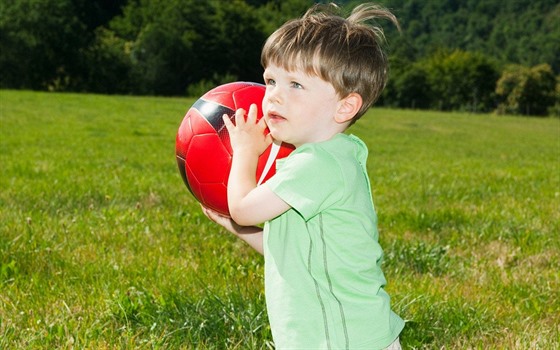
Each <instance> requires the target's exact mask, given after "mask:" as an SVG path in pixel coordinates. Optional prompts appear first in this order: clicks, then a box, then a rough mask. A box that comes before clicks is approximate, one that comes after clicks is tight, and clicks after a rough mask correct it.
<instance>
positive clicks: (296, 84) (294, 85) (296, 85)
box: [292, 81, 303, 89]
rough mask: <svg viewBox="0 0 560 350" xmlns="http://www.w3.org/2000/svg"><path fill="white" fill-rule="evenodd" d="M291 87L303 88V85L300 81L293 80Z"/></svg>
mask: <svg viewBox="0 0 560 350" xmlns="http://www.w3.org/2000/svg"><path fill="white" fill-rule="evenodd" d="M292 87H293V88H296V89H303V86H301V84H300V83H296V82H295V81H292Z"/></svg>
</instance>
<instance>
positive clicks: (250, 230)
mask: <svg viewBox="0 0 560 350" xmlns="http://www.w3.org/2000/svg"><path fill="white" fill-rule="evenodd" d="M235 235H236V236H237V237H239V238H240V239H242V240H243V241H245V243H247V244H248V245H249V246H251V247H252V248H253V249H255V250H256V251H257V252H259V253H261V254H264V251H263V230H262V228H260V227H258V226H246V227H244V228H243V230H242V232H239V233H235Z"/></svg>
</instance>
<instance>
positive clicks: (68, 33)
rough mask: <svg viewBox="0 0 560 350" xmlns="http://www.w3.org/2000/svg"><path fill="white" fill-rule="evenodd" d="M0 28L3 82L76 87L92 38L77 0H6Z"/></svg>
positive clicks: (15, 85)
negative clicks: (79, 14) (84, 51)
mask: <svg viewBox="0 0 560 350" xmlns="http://www.w3.org/2000/svg"><path fill="white" fill-rule="evenodd" d="M0 32H1V33H2V35H0V47H2V50H0V87H11V88H31V89H50V90H66V89H72V87H73V84H74V81H73V80H72V79H71V77H73V76H74V75H75V74H76V73H77V72H79V71H80V70H81V69H83V68H84V67H83V66H82V58H81V56H80V50H81V49H83V48H85V47H87V45H88V40H89V38H90V37H91V35H90V33H88V32H87V31H86V27H85V25H84V24H83V23H82V22H81V21H80V20H79V19H78V18H77V16H76V7H75V6H74V4H73V1H71V0H21V1H16V0H2V2H1V3H0ZM74 87H75V86H74Z"/></svg>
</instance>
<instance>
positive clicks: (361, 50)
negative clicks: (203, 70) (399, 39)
mask: <svg viewBox="0 0 560 350" xmlns="http://www.w3.org/2000/svg"><path fill="white" fill-rule="evenodd" d="M337 9H338V8H337V7H336V5H333V4H331V5H329V9H328V10H327V9H326V8H325V9H324V10H323V7H322V6H320V5H316V6H314V7H312V8H311V9H310V10H309V11H307V13H306V14H305V15H304V16H303V17H302V18H299V19H295V20H291V21H288V22H286V23H285V24H284V25H283V26H281V27H280V28H279V29H278V30H276V31H275V32H274V33H273V34H272V35H271V36H270V37H269V38H268V40H267V41H266V43H265V45H264V48H263V51H262V55H261V63H262V65H263V67H265V68H266V67H267V66H268V65H269V64H271V63H272V64H275V65H277V66H279V67H282V68H284V69H286V70H288V71H292V70H296V69H297V70H302V71H304V72H306V73H308V74H310V75H316V76H318V77H320V78H321V79H323V80H325V81H327V82H329V83H331V84H332V85H333V86H334V88H335V90H336V92H337V93H338V95H339V97H341V98H343V97H346V96H348V95H349V94H350V93H353V92H354V93H358V94H359V95H360V96H361V97H362V101H363V104H362V107H361V108H360V110H359V111H358V113H357V114H356V116H355V117H354V118H353V120H352V123H353V122H354V121H356V120H357V119H358V118H360V117H361V116H362V115H363V114H364V113H365V112H366V111H367V110H368V108H369V107H370V106H371V105H372V104H373V103H374V102H375V101H376V100H377V98H378V97H379V95H380V94H381V92H382V91H383V88H384V87H385V83H386V81H387V66H388V62H387V56H386V54H385V52H384V51H383V49H382V44H383V43H384V35H383V30H382V29H381V28H380V27H377V26H373V25H368V24H367V23H366V22H367V21H368V20H372V19H376V18H385V19H388V20H390V21H391V22H393V23H394V24H395V25H396V26H397V27H398V22H397V19H396V18H395V16H394V15H393V14H392V13H391V12H389V11H388V10H386V9H384V8H382V7H379V6H377V5H374V4H363V5H360V6H358V7H356V8H355V9H354V11H352V13H351V14H350V16H349V17H348V18H343V17H341V16H339V15H336V14H335V13H334V12H332V11H329V10H337ZM322 10H323V11H322Z"/></svg>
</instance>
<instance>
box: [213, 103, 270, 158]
mask: <svg viewBox="0 0 560 350" xmlns="http://www.w3.org/2000/svg"><path fill="white" fill-rule="evenodd" d="M245 113H246V112H245V110H244V109H242V108H240V109H238V110H237V111H235V125H234V124H233V123H232V121H231V120H230V119H229V117H228V116H227V115H224V116H223V120H224V123H225V125H226V128H227V130H228V132H229V137H230V142H231V147H232V149H233V153H244V154H248V155H251V154H252V155H254V156H256V157H258V156H260V155H261V154H262V153H263V152H264V151H265V150H266V148H267V147H268V146H269V145H270V144H271V143H272V136H270V134H268V133H266V132H265V131H266V122H265V120H264V118H261V119H259V120H257V106H256V105H255V104H252V105H251V107H249V113H248V114H247V119H245Z"/></svg>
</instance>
